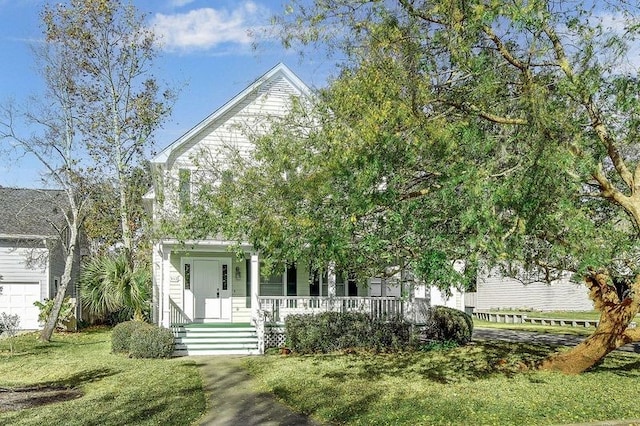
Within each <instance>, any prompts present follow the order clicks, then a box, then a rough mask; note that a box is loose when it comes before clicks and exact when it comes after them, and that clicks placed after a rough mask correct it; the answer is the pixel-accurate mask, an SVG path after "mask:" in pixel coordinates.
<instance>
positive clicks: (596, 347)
mask: <svg viewBox="0 0 640 426" xmlns="http://www.w3.org/2000/svg"><path fill="white" fill-rule="evenodd" d="M610 282H611V280H610V277H609V276H608V275H607V274H605V273H597V274H593V275H592V276H589V277H587V278H586V284H587V286H588V287H589V289H590V297H591V299H592V300H593V301H594V307H595V308H596V309H597V310H599V311H600V322H599V324H598V326H597V327H596V330H595V331H594V333H593V334H592V335H591V336H589V337H588V338H587V339H586V340H585V341H583V342H582V343H580V344H579V345H577V346H576V347H574V348H572V349H570V350H569V351H567V352H559V353H556V354H553V355H551V356H550V357H548V358H547V359H545V360H544V361H543V362H542V363H541V364H540V367H539V368H540V369H542V370H554V371H561V372H563V373H567V374H579V373H582V372H584V371H586V370H588V369H589V368H591V367H593V366H594V365H596V364H597V363H598V362H600V361H601V360H602V359H603V358H604V357H605V356H606V355H607V354H609V353H610V352H611V351H613V350H615V349H617V348H619V347H620V346H623V345H625V344H627V343H630V342H634V341H638V340H640V329H628V326H629V323H631V321H632V320H633V318H634V317H635V315H636V314H637V313H638V307H639V306H640V305H639V303H638V301H639V299H640V293H638V291H637V290H638V289H640V277H638V278H636V281H635V282H634V283H633V285H632V286H630V290H631V291H630V292H628V294H629V297H622V298H621V297H620V296H619V294H618V291H616V288H615V287H614V286H613V285H612V284H611V283H610Z"/></svg>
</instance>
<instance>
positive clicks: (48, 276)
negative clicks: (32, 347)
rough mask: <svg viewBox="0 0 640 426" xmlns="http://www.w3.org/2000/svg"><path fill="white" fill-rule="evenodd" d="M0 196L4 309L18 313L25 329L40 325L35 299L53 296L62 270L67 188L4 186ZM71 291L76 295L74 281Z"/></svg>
mask: <svg viewBox="0 0 640 426" xmlns="http://www.w3.org/2000/svg"><path fill="white" fill-rule="evenodd" d="M0 200H1V203H0V216H1V217H2V220H1V221H0V312H6V313H8V314H18V315H19V316H20V328H21V329H23V330H31V329H38V328H40V325H39V323H38V314H39V309H38V308H37V307H36V306H34V304H33V303H34V302H36V301H40V302H43V301H44V300H45V299H50V298H52V297H54V296H55V293H56V290H57V287H58V285H59V283H60V279H61V277H62V274H63V272H64V263H65V254H64V251H63V248H62V245H61V241H60V235H63V236H64V229H65V227H66V222H65V219H64V215H63V214H62V211H63V210H62V209H64V208H65V205H66V204H67V201H66V194H65V193H64V192H62V191H55V190H41V189H17V188H1V187H0ZM78 259H79V254H78ZM78 264H79V263H78ZM67 294H68V295H69V296H71V297H75V295H76V289H75V285H74V284H73V283H72V284H71V285H70V286H69V287H68V291H67Z"/></svg>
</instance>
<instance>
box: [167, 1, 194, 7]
mask: <svg viewBox="0 0 640 426" xmlns="http://www.w3.org/2000/svg"><path fill="white" fill-rule="evenodd" d="M194 1H195V0H171V1H169V5H170V6H171V7H183V6H186V5H188V4H189V3H193V2H194Z"/></svg>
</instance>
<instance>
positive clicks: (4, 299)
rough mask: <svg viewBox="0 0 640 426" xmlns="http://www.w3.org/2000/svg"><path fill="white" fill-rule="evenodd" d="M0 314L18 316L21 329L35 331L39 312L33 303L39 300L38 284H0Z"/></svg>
mask: <svg viewBox="0 0 640 426" xmlns="http://www.w3.org/2000/svg"><path fill="white" fill-rule="evenodd" d="M0 289H1V291H0V312H6V313H8V314H18V315H19V316H20V328H21V329H37V328H39V324H38V314H39V313H40V310H39V309H38V307H36V306H33V302H35V301H38V300H40V284H39V283H0Z"/></svg>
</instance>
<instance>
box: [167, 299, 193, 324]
mask: <svg viewBox="0 0 640 426" xmlns="http://www.w3.org/2000/svg"><path fill="white" fill-rule="evenodd" d="M190 322H191V320H190V319H189V317H188V316H187V315H186V314H185V313H184V312H183V311H182V309H180V307H179V306H178V305H176V304H175V302H174V301H173V300H171V299H169V324H170V325H172V326H174V325H180V324H188V323H190Z"/></svg>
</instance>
